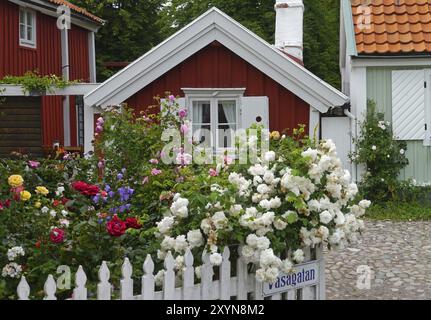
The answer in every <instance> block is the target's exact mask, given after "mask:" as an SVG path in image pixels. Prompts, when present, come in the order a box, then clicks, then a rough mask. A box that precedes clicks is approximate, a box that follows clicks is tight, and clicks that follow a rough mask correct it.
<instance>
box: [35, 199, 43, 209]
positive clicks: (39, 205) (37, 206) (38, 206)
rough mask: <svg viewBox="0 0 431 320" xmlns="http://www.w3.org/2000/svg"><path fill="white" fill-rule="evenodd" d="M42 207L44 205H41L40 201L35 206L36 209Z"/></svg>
mask: <svg viewBox="0 0 431 320" xmlns="http://www.w3.org/2000/svg"><path fill="white" fill-rule="evenodd" d="M41 206H42V203H40V202H39V201H38V202H36V203H35V204H34V207H35V208H36V209H39V208H40V207H41Z"/></svg>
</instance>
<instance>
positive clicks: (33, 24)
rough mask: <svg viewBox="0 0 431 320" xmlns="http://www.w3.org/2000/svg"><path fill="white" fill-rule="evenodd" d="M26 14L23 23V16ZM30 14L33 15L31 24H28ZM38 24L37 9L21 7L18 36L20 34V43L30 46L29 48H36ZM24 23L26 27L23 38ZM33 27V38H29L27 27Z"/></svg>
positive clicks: (23, 45)
mask: <svg viewBox="0 0 431 320" xmlns="http://www.w3.org/2000/svg"><path fill="white" fill-rule="evenodd" d="M23 14H24V15H25V21H24V24H22V23H21V16H22V15H23ZM29 14H30V16H31V25H28V24H27V16H28V15H29ZM36 24H37V18H36V11H34V10H31V9H28V8H24V7H20V8H19V22H18V36H19V45H20V46H22V47H28V48H33V49H34V48H36V34H37V33H36ZM22 25H24V28H25V38H21V26H22ZM29 27H31V30H32V39H31V40H29V39H27V29H28V28H29Z"/></svg>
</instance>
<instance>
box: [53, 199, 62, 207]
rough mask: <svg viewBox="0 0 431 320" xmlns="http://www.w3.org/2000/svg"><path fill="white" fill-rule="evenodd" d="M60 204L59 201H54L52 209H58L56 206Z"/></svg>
mask: <svg viewBox="0 0 431 320" xmlns="http://www.w3.org/2000/svg"><path fill="white" fill-rule="evenodd" d="M59 204H60V201H58V200H54V201H53V202H52V205H53V206H54V207H58V205H59Z"/></svg>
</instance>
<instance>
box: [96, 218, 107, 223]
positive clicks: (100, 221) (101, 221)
mask: <svg viewBox="0 0 431 320" xmlns="http://www.w3.org/2000/svg"><path fill="white" fill-rule="evenodd" d="M106 219H108V218H106ZM97 223H98V224H102V223H103V219H99V220H97Z"/></svg>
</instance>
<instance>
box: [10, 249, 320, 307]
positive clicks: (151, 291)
mask: <svg viewBox="0 0 431 320" xmlns="http://www.w3.org/2000/svg"><path fill="white" fill-rule="evenodd" d="M304 252H305V258H306V259H305V262H308V261H317V263H318V266H319V267H318V283H317V284H315V285H313V286H307V287H304V288H301V289H292V290H290V291H288V292H286V293H282V294H275V295H273V296H271V297H266V298H265V299H271V300H324V299H325V264H324V259H323V250H322V248H321V247H317V248H315V249H305V250H304ZM184 260H185V268H184V271H183V285H182V287H176V285H175V270H174V268H175V260H174V258H173V256H172V254H171V253H169V254H168V255H167V257H166V259H165V263H164V264H165V276H164V282H163V289H162V290H161V291H156V286H155V278H154V262H153V260H152V259H151V256H150V255H148V256H147V258H146V260H145V262H144V265H143V271H144V275H143V276H142V283H141V288H142V289H141V293H140V294H138V295H135V294H134V292H133V280H132V273H133V268H132V265H131V263H130V261H129V259H128V258H126V259H125V260H124V263H123V266H122V270H121V272H122V278H121V281H120V298H119V299H120V300H263V299H264V297H263V295H262V283H260V282H258V281H257V280H256V278H255V274H254V273H249V272H248V266H247V264H246V263H244V262H243V260H242V259H237V261H236V275H234V276H233V275H232V271H231V270H232V269H231V261H230V251H229V248H227V247H226V248H225V250H224V252H223V263H222V265H221V266H220V267H219V269H218V270H219V277H218V280H213V278H214V268H213V266H212V265H211V264H210V261H209V254H204V255H203V265H202V267H201V280H200V283H195V270H194V267H193V260H194V259H193V255H192V253H191V252H190V251H189V250H188V251H187V253H186V254H185V256H184ZM109 280H110V271H109V269H108V266H107V264H106V262H105V261H104V262H103V263H102V265H101V266H100V268H99V281H100V282H99V283H98V285H97V296H95V299H97V300H111V298H112V285H111V283H110V282H109ZM86 284H87V276H86V274H85V272H84V270H83V268H82V266H80V267H79V268H78V271H77V272H76V274H75V289H74V290H73V295H72V298H71V299H69V300H87V299H89V295H88V292H87V288H86ZM56 291H57V283H56V281H55V280H54V277H53V276H52V275H49V276H48V278H47V280H46V282H45V286H44V292H45V298H44V299H45V300H57V297H56V296H55V294H56ZM17 294H18V298H19V300H29V297H30V286H29V284H28V283H27V280H26V278H25V277H24V276H23V277H22V278H21V281H20V283H19V285H18V287H17Z"/></svg>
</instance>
